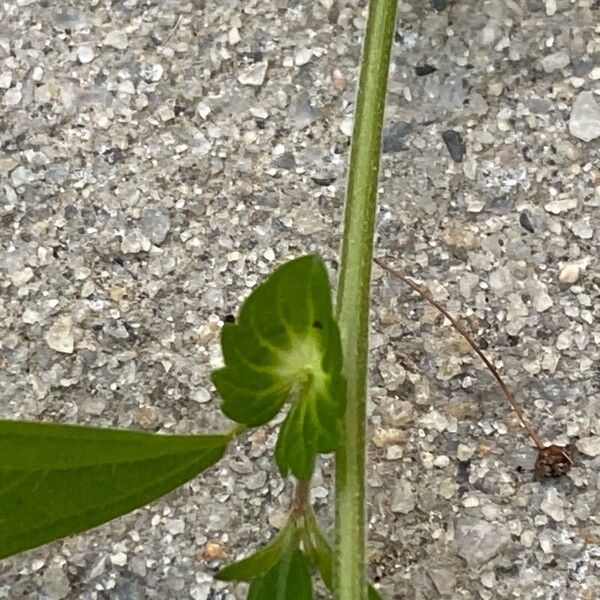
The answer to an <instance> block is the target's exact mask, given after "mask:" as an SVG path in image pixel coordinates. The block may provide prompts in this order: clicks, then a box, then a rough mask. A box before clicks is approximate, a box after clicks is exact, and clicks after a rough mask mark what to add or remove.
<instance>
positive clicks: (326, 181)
mask: <svg viewBox="0 0 600 600" xmlns="http://www.w3.org/2000/svg"><path fill="white" fill-rule="evenodd" d="M311 179H312V180H313V181H314V182H315V183H316V184H317V185H322V186H324V187H326V186H328V185H331V184H332V183H333V182H334V181H335V180H336V176H335V175H311Z"/></svg>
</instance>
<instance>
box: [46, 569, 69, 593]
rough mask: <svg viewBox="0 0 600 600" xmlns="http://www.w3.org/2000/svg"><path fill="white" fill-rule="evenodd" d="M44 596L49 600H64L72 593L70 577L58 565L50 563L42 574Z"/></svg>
mask: <svg viewBox="0 0 600 600" xmlns="http://www.w3.org/2000/svg"><path fill="white" fill-rule="evenodd" d="M42 586H43V590H44V596H45V597H46V598H48V600H62V598H66V597H67V596H68V595H69V594H70V593H71V584H70V582H69V578H68V577H67V575H66V574H65V572H64V571H63V570H62V568H61V567H59V566H58V565H50V566H49V567H48V568H47V569H46V572H45V573H44V575H43V576H42Z"/></svg>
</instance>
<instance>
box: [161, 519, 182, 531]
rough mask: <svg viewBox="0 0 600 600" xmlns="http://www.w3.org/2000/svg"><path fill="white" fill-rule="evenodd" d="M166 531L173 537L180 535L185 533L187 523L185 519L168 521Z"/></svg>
mask: <svg viewBox="0 0 600 600" xmlns="http://www.w3.org/2000/svg"><path fill="white" fill-rule="evenodd" d="M165 529H166V530H167V531H168V532H169V533H170V534H171V535H180V534H182V533H183V532H184V531H185V521H184V520H183V519H168V520H167V521H166V522H165Z"/></svg>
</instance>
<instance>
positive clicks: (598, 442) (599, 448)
mask: <svg viewBox="0 0 600 600" xmlns="http://www.w3.org/2000/svg"><path fill="white" fill-rule="evenodd" d="M575 445H576V446H577V450H579V452H581V453H582V454H585V455H586V456H598V455H600V435H592V436H590V437H587V438H582V439H580V440H577V442H576V444H575Z"/></svg>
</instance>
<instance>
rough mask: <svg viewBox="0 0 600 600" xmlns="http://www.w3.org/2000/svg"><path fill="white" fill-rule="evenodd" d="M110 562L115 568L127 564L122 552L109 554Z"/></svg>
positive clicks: (125, 555) (125, 556)
mask: <svg viewBox="0 0 600 600" xmlns="http://www.w3.org/2000/svg"><path fill="white" fill-rule="evenodd" d="M110 562H111V563H112V564H113V565H115V566H117V567H124V566H125V565H126V564H127V554H125V552H123V551H121V552H117V553H116V554H111V556H110Z"/></svg>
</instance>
